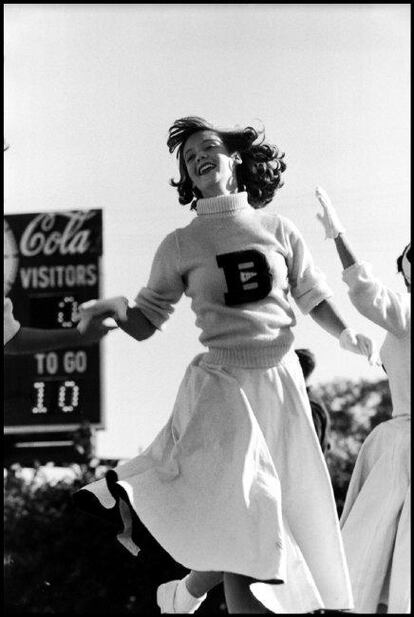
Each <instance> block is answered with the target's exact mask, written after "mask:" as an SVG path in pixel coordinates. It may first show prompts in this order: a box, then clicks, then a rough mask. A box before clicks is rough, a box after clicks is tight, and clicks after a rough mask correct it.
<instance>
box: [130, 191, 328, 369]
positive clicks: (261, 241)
mask: <svg viewBox="0 0 414 617" xmlns="http://www.w3.org/2000/svg"><path fill="white" fill-rule="evenodd" d="M289 293H291V295H292V296H293V298H294V299H295V301H296V303H297V305H298V306H299V308H300V310H301V311H302V312H303V313H304V314H306V313H309V311H311V310H312V309H313V308H314V307H315V306H316V305H317V304H319V303H320V302H321V301H322V300H324V299H325V298H328V297H330V296H331V295H332V294H331V291H330V289H329V287H328V286H327V284H326V281H325V277H324V276H323V275H322V274H321V272H320V271H319V270H318V269H317V268H315V266H314V264H313V260H312V257H311V255H310V253H309V251H308V249H307V247H306V245H305V243H304V241H303V238H302V236H301V234H300V233H299V231H298V230H297V229H296V227H295V226H294V225H293V223H291V222H290V221H289V220H288V219H287V218H285V217H282V216H278V215H276V214H273V213H272V214H270V213H268V212H267V210H266V209H260V210H255V209H253V208H252V207H251V206H250V205H249V203H248V201H247V194H246V193H238V194H233V195H224V196H220V197H215V198H209V199H200V200H199V201H198V203H197V217H196V218H195V219H193V220H192V222H191V223H190V224H189V225H187V226H186V227H184V228H181V229H177V230H175V231H174V232H172V233H170V234H169V235H168V236H167V237H166V238H165V239H164V240H163V242H162V243H161V245H160V246H159V248H158V250H157V252H156V255H155V258H154V261H153V265H152V269H151V274H150V277H149V281H148V284H147V286H146V287H144V288H143V289H141V291H140V292H139V293H138V295H137V297H136V299H135V302H136V304H137V306H138V307H139V308H140V309H141V310H142V312H143V313H144V314H145V316H146V317H147V318H148V319H149V320H150V321H151V322H152V323H153V324H154V325H155V326H156V327H157V328H160V327H161V326H162V324H163V323H164V322H165V321H166V319H168V317H169V315H170V314H171V313H172V312H173V310H174V309H173V305H174V304H175V303H176V302H178V300H179V299H180V297H181V296H182V294H186V295H187V296H189V297H190V298H191V300H192V309H193V310H194V312H195V314H196V325H197V326H198V327H199V328H200V329H201V335H200V342H201V343H202V344H203V345H205V346H206V347H208V348H209V358H210V359H211V360H212V361H214V362H215V363H218V364H224V365H232V366H244V367H269V366H273V365H275V364H277V363H278V362H279V360H280V359H281V358H282V357H283V356H284V355H285V354H286V352H287V351H288V350H289V348H290V347H291V346H292V342H293V334H292V327H293V326H294V325H295V323H296V318H295V314H294V312H293V309H292V306H291V301H290V298H289Z"/></svg>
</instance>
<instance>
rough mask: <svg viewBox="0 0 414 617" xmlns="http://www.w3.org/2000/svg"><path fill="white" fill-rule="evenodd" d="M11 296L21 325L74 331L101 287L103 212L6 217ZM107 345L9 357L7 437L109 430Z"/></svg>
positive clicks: (7, 289)
mask: <svg viewBox="0 0 414 617" xmlns="http://www.w3.org/2000/svg"><path fill="white" fill-rule="evenodd" d="M4 238H5V243H4V244H5V252H4V272H5V277H4V294H5V295H7V296H9V297H10V299H11V300H12V302H13V313H14V316H15V318H16V319H17V320H18V321H19V322H20V323H21V324H22V326H29V327H35V328H48V329H49V328H53V329H56V328H74V327H76V323H77V319H76V318H77V313H78V306H79V304H81V303H82V302H86V301H87V300H91V299H93V298H98V297H99V296H100V288H101V273H100V264H101V256H102V211H101V210H95V209H94V210H68V211H58V212H37V213H32V214H15V215H6V216H5V225H4ZM100 366H101V360H100V345H99V344H96V345H92V346H86V347H79V348H76V349H74V348H71V349H62V350H56V351H50V352H48V353H36V354H33V355H27V356H10V355H6V356H5V375H6V379H5V432H6V433H19V432H44V431H51V430H53V431H67V430H68V429H69V428H71V427H72V428H76V427H77V426H79V425H81V424H82V422H83V421H85V420H88V421H89V422H91V424H92V425H93V426H95V427H98V428H99V427H103V422H102V413H101V392H100Z"/></svg>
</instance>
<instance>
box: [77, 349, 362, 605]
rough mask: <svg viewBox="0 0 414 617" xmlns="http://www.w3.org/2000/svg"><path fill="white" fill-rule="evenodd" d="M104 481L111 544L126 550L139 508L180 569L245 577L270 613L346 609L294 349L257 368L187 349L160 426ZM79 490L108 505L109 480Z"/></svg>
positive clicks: (337, 548)
mask: <svg viewBox="0 0 414 617" xmlns="http://www.w3.org/2000/svg"><path fill="white" fill-rule="evenodd" d="M111 478H112V480H111V482H112V485H116V486H117V487H118V489H120V490H121V493H122V498H121V499H120V500H119V501H118V504H117V505H118V507H119V508H120V512H121V516H122V519H123V522H124V530H123V532H122V533H121V534H120V535H119V536H118V539H119V540H120V541H121V542H122V543H123V544H124V545H125V546H126V547H127V548H128V549H129V550H130V551H131V552H132V553H134V554H136V553H137V551H138V550H139V547H137V546H136V542H134V540H133V533H132V529H133V521H132V519H133V517H134V516H135V515H137V517H138V518H139V520H140V521H141V522H142V523H143V524H144V526H145V527H146V528H147V529H148V530H149V532H150V533H151V534H152V536H153V537H154V538H155V539H156V540H157V542H158V543H159V544H160V545H161V546H162V547H163V548H164V549H165V550H166V551H167V552H168V553H169V554H170V555H171V556H172V557H173V558H174V559H175V560H176V561H177V562H178V563H180V564H182V565H183V566H185V567H187V568H189V569H194V570H198V571H222V572H232V573H236V574H242V575H245V576H248V577H252V578H253V579H255V580H256V581H257V582H255V583H253V584H252V586H251V589H252V591H253V592H254V594H255V595H256V597H257V598H258V599H259V600H260V601H261V602H262V603H263V604H264V605H265V606H266V607H267V608H268V609H270V610H271V611H274V612H276V613H306V612H309V611H313V610H317V609H323V608H325V609H332V610H334V609H344V610H346V609H350V608H352V606H353V602H352V594H351V587H350V582H349V575H348V569H347V565H346V561H345V554H344V549H343V543H342V539H341V534H340V529H339V521H338V517H337V513H336V507H335V501H334V496H333V491H332V487H331V482H330V477H329V474H328V470H327V467H326V464H325V460H324V458H323V455H322V452H321V448H320V445H319V442H318V439H317V436H316V433H315V430H314V427H313V423H312V415H311V409H310V405H309V401H308V398H307V394H306V388H305V383H304V380H303V374H302V371H301V368H300V365H299V361H298V359H297V357H296V354H295V353H294V352H289V353H288V354H287V355H286V356H285V357H284V358H283V359H282V361H281V362H280V363H279V364H278V365H277V366H275V367H272V368H267V369H262V368H260V369H245V368H234V367H228V366H217V365H212V364H208V363H207V362H206V360H205V354H201V355H199V356H197V357H196V358H195V359H194V360H193V361H192V363H191V364H190V366H189V367H188V369H187V371H186V374H185V376H184V379H183V381H182V383H181V386H180V389H179V392H178V395H177V399H176V402H175V405H174V409H173V412H172V414H171V416H170V418H169V420H168V422H167V423H166V425H165V426H164V428H163V429H162V430H161V431H160V433H159V434H158V435H157V437H156V438H155V440H154V441H153V442H152V443H151V445H150V446H149V447H148V448H147V449H146V450H145V451H144V452H143V453H141V454H140V455H138V456H137V457H135V458H133V459H132V460H130V461H129V462H127V463H126V464H123V465H120V466H119V467H117V468H115V470H113V473H112V475H111ZM85 491H87V492H91V493H92V494H93V495H94V496H95V497H96V499H97V500H98V501H99V504H100V506H102V507H103V508H106V509H111V508H114V506H115V502H116V500H115V498H114V491H113V489H111V490H109V488H108V481H107V480H105V479H102V480H99V481H97V482H94V483H92V484H90V485H88V486H86V487H85V488H84V489H82V490H81V491H80V493H82V492H85ZM131 512H132V515H133V517H132V518H131Z"/></svg>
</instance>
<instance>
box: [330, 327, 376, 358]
mask: <svg viewBox="0 0 414 617" xmlns="http://www.w3.org/2000/svg"><path fill="white" fill-rule="evenodd" d="M339 344H340V346H341V347H342V349H346V350H347V351H352V352H353V353H357V354H360V355H362V356H366V357H367V358H368V362H369V363H370V364H371V366H372V365H378V366H379V365H381V361H380V358H379V354H378V350H377V347H376V345H375V343H374V341H373V340H372V339H370V338H369V337H368V336H365V335H364V334H357V333H356V332H354V331H353V330H351V328H345V330H342V332H341V336H340V337H339Z"/></svg>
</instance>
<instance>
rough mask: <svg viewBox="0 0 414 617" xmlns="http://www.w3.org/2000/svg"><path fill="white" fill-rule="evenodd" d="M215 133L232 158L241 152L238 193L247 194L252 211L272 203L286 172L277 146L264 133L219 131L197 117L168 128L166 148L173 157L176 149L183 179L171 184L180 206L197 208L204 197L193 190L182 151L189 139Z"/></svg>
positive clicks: (252, 130) (237, 129)
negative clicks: (200, 134)
mask: <svg viewBox="0 0 414 617" xmlns="http://www.w3.org/2000/svg"><path fill="white" fill-rule="evenodd" d="M203 130H210V131H214V132H215V133H216V134H217V135H219V137H220V138H221V139H222V140H223V143H224V145H225V146H226V148H227V150H228V151H229V153H230V154H233V153H234V152H238V153H239V155H240V157H241V160H242V163H241V164H240V165H238V166H237V170H236V177H237V184H238V188H239V191H247V199H248V202H249V204H250V205H251V206H252V207H253V208H263V207H264V206H265V205H266V204H268V203H269V202H270V201H271V200H272V199H273V196H274V194H275V192H276V190H277V189H279V188H280V187H281V186H283V181H282V179H281V175H282V173H283V172H284V171H285V169H286V163H285V162H284V160H283V158H284V156H285V154H284V152H281V151H280V150H279V149H278V148H277V147H276V146H274V145H272V144H269V143H266V142H265V134H264V129H261V130H256V129H254V128H253V127H251V126H247V127H245V128H244V129H242V128H235V129H218V128H216V127H214V126H213V125H212V124H210V123H209V122H207V121H206V120H204V119H203V118H199V117H198V116H188V117H186V118H180V119H178V120H176V121H175V122H174V124H173V125H172V126H171V127H170V128H169V137H168V140H167V146H168V148H169V151H170V152H171V153H173V152H174V150H176V149H177V159H178V166H179V172H180V179H179V180H178V181H175V180H174V179H173V178H172V179H171V180H170V184H171V186H174V187H176V188H177V190H178V196H179V197H178V200H179V202H180V204H183V205H185V204H188V203H191V209H192V210H195V209H196V208H197V200H198V199H200V198H201V197H202V195H201V193H200V191H199V190H198V189H197V188H194V187H193V184H192V182H191V180H190V177H189V175H188V171H187V167H186V164H185V162H184V156H183V150H184V145H185V142H186V141H187V139H188V138H189V137H190V136H191V135H193V134H194V133H196V132H197V131H203Z"/></svg>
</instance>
